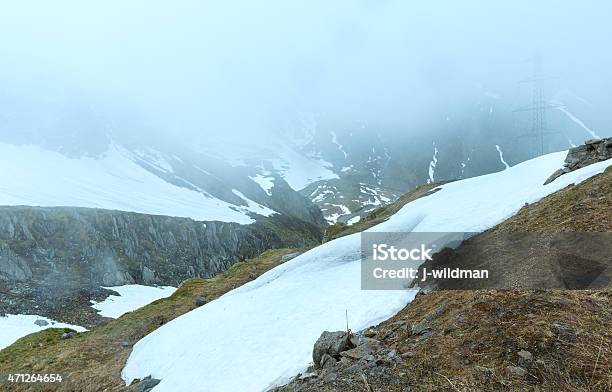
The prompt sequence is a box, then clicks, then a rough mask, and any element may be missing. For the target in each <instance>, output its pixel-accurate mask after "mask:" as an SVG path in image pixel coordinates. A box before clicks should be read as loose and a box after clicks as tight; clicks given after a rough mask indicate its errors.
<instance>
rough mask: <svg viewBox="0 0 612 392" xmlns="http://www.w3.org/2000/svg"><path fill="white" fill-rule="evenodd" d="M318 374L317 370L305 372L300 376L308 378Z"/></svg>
mask: <svg viewBox="0 0 612 392" xmlns="http://www.w3.org/2000/svg"><path fill="white" fill-rule="evenodd" d="M316 376H318V373H317V372H307V373H304V374H300V376H299V377H298V378H299V379H300V380H307V379H309V378H312V377H316Z"/></svg>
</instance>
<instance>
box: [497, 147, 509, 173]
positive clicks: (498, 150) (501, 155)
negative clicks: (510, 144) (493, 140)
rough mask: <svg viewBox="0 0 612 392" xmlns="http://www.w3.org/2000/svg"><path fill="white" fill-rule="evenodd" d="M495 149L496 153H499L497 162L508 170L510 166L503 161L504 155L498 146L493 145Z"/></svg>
mask: <svg viewBox="0 0 612 392" xmlns="http://www.w3.org/2000/svg"><path fill="white" fill-rule="evenodd" d="M495 149H497V152H498V153H499V160H500V161H501V163H502V165H504V166H505V167H506V169H509V168H510V165H508V163H507V162H506V161H505V160H504V153H503V152H502V150H501V148H500V147H499V145H498V144H496V145H495Z"/></svg>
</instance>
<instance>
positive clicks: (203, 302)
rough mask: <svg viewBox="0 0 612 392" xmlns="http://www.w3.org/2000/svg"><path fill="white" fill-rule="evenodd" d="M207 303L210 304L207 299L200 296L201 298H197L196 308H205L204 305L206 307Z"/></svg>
mask: <svg viewBox="0 0 612 392" xmlns="http://www.w3.org/2000/svg"><path fill="white" fill-rule="evenodd" d="M206 302H208V301H207V300H206V297H202V296H200V295H199V296H197V297H196V299H195V304H196V306H203V305H206Z"/></svg>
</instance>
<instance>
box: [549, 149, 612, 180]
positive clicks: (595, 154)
mask: <svg viewBox="0 0 612 392" xmlns="http://www.w3.org/2000/svg"><path fill="white" fill-rule="evenodd" d="M611 158H612V138H605V139H591V140H587V141H586V142H584V144H583V145H581V146H577V147H574V148H571V149H570V150H569V152H568V153H567V157H566V158H565V164H564V165H563V168H561V169H559V170H557V171H556V172H554V173H553V174H552V175H551V176H550V177H549V178H548V179H547V180H546V182H544V185H546V184H550V183H551V182H553V181H554V180H556V179H557V178H559V177H560V176H562V175H564V174H565V173H569V172H572V171H574V170H577V169H580V168H582V167H585V166H588V165H591V164H593V163H596V162H601V161H606V160H608V159H611Z"/></svg>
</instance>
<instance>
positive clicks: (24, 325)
mask: <svg viewBox="0 0 612 392" xmlns="http://www.w3.org/2000/svg"><path fill="white" fill-rule="evenodd" d="M38 320H42V321H45V322H46V323H47V325H37V324H34V323H35V322H36V321H38ZM47 328H70V329H73V330H75V331H77V332H84V331H87V329H85V328H83V327H80V326H78V325H71V324H65V323H60V322H57V321H54V320H51V319H49V318H46V317H42V316H37V315H35V314H7V315H6V316H0V350H2V349H3V348H5V347H8V346H10V345H11V344H13V343H15V341H17V340H18V339H20V338H22V337H24V336H26V335H29V334H31V333H34V332H39V331H42V330H45V329H47Z"/></svg>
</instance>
